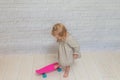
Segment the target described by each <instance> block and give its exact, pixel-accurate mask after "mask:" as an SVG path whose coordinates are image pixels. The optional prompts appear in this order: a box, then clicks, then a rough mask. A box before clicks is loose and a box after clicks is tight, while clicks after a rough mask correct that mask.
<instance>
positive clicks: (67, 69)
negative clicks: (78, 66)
mask: <svg viewBox="0 0 120 80" xmlns="http://www.w3.org/2000/svg"><path fill="white" fill-rule="evenodd" d="M69 70H70V66H67V67H66V69H65V73H64V75H63V77H64V78H66V77H68V75H69Z"/></svg>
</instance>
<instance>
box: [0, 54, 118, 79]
mask: <svg viewBox="0 0 120 80" xmlns="http://www.w3.org/2000/svg"><path fill="white" fill-rule="evenodd" d="M55 61H56V55H55V54H9V55H0V80H120V54H119V53H112V52H111V53H109V52H107V53H100V52H99V53H82V58H81V59H80V60H76V62H75V65H74V66H73V67H71V71H70V75H69V77H68V78H63V72H57V71H54V72H51V73H48V74H47V75H48V77H47V78H42V77H41V76H39V75H36V74H35V70H36V69H38V68H40V67H43V66H45V65H47V64H49V63H52V62H55Z"/></svg>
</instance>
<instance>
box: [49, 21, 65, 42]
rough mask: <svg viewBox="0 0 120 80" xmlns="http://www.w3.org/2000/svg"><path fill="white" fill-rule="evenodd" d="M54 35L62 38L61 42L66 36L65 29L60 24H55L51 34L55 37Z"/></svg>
mask: <svg viewBox="0 0 120 80" xmlns="http://www.w3.org/2000/svg"><path fill="white" fill-rule="evenodd" d="M56 33H57V34H58V36H60V37H61V38H62V40H65V39H66V36H67V29H66V27H65V26H64V25H63V24H62V23H57V24H55V25H54V26H53V28H52V33H51V34H52V35H53V36H55V35H56ZM57 41H59V40H57Z"/></svg>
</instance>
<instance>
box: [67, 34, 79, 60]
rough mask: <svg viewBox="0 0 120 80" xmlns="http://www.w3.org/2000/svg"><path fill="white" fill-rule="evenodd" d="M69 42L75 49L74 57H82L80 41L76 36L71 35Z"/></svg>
mask: <svg viewBox="0 0 120 80" xmlns="http://www.w3.org/2000/svg"><path fill="white" fill-rule="evenodd" d="M67 43H68V45H69V46H70V47H71V48H72V49H73V57H74V58H80V57H81V54H80V45H79V43H78V41H77V40H76V39H75V38H74V37H72V36H70V37H69V39H68V40H67Z"/></svg>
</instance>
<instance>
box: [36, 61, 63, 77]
mask: <svg viewBox="0 0 120 80" xmlns="http://www.w3.org/2000/svg"><path fill="white" fill-rule="evenodd" d="M55 70H57V71H58V72H60V71H61V68H59V64H58V63H57V62H55V63H52V64H49V65H47V66H45V67H43V68H40V69H38V70H36V73H37V74H41V75H42V76H43V78H46V77H47V75H46V73H49V72H52V71H55Z"/></svg>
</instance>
